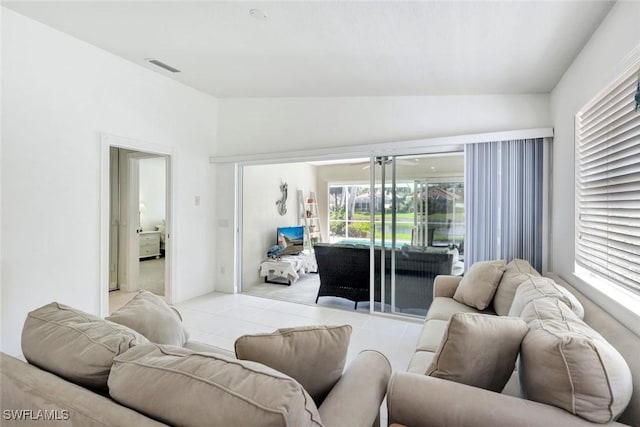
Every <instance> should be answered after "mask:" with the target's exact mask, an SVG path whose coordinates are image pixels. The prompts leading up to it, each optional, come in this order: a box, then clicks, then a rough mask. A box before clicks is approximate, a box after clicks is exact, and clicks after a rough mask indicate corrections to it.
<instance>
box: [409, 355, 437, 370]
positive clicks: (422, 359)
mask: <svg viewBox="0 0 640 427" xmlns="http://www.w3.org/2000/svg"><path fill="white" fill-rule="evenodd" d="M435 355H436V354H435V353H434V352H432V351H420V350H416V352H415V353H413V356H411V360H410V361H409V368H408V369H407V372H411V373H412V374H420V375H424V373H425V372H427V369H429V365H431V361H432V360H433V357H434V356H435Z"/></svg>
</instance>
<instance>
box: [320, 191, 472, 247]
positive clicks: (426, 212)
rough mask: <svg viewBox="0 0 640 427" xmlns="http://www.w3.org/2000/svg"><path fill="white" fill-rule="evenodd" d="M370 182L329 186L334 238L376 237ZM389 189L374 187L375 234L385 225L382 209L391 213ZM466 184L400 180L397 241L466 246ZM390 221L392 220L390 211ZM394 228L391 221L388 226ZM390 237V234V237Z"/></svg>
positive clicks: (359, 239) (365, 240)
mask: <svg viewBox="0 0 640 427" xmlns="http://www.w3.org/2000/svg"><path fill="white" fill-rule="evenodd" d="M370 189H371V187H370V186H369V185H368V184H367V185H345V184H331V185H329V230H330V233H329V240H330V242H332V243H336V242H346V243H357V242H362V243H367V244H368V242H369V240H370V239H371V220H370V219H371V208H370V204H371V190H370ZM392 197H393V196H392V194H391V190H390V188H386V189H385V195H384V197H382V188H381V187H380V186H378V185H376V186H375V188H374V203H375V206H374V212H375V218H374V224H375V227H376V236H378V237H379V236H380V231H381V229H382V218H381V211H382V209H384V210H385V212H386V214H387V215H390V214H391V206H392ZM464 220H465V217H464V184H463V182H462V180H461V179H459V180H456V181H454V182H440V181H433V182H431V181H428V180H411V181H409V180H406V181H400V182H398V183H397V185H396V236H395V237H396V243H397V244H398V245H403V244H409V245H420V246H450V245H456V246H461V245H462V244H463V241H464V228H465V224H464ZM386 221H390V217H389V216H388V217H387V219H386ZM386 231H387V232H388V233H390V226H387V227H386ZM387 237H388V238H389V239H390V238H391V237H390V235H388V236H387Z"/></svg>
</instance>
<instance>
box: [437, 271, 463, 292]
mask: <svg viewBox="0 0 640 427" xmlns="http://www.w3.org/2000/svg"><path fill="white" fill-rule="evenodd" d="M461 280H462V276H447V275H442V274H441V275H439V276H436V278H435V280H434V281H433V298H437V297H445V298H453V295H454V294H455V293H456V289H458V285H459V284H460V281H461Z"/></svg>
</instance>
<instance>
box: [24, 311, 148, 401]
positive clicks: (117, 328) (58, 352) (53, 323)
mask: <svg viewBox="0 0 640 427" xmlns="http://www.w3.org/2000/svg"><path fill="white" fill-rule="evenodd" d="M148 342H149V341H148V340H147V339H146V338H145V337H143V336H142V335H140V334H139V333H137V332H136V331H134V330H132V329H129V328H127V327H126V326H122V325H118V324H117V323H113V322H109V321H106V320H103V319H101V318H99V317H97V316H93V315H91V314H89V313H84V312H82V311H80V310H76V309H74V308H71V307H68V306H66V305H64V304H59V303H57V302H52V303H51V304H47V305H45V306H43V307H40V308H38V309H36V310H34V311H32V312H30V313H29V314H27V319H26V320H25V322H24V327H23V329H22V353H23V354H24V357H25V358H26V359H27V361H29V363H31V364H32V365H35V366H38V367H40V368H42V369H44V370H46V371H49V372H52V373H54V374H56V375H58V376H61V377H63V378H65V379H67V380H69V381H71V382H72V383H75V384H78V385H81V386H83V387H88V388H91V389H94V390H97V391H100V392H106V390H107V378H108V377H109V371H110V370H111V365H112V364H113V358H114V357H115V356H117V355H119V354H121V353H124V352H125V351H127V350H129V349H130V348H131V347H133V346H135V345H139V344H145V343H148Z"/></svg>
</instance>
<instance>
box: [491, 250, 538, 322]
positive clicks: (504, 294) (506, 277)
mask: <svg viewBox="0 0 640 427" xmlns="http://www.w3.org/2000/svg"><path fill="white" fill-rule="evenodd" d="M527 274H531V275H534V276H540V273H538V272H537V271H536V270H535V268H533V267H532V266H531V264H529V261H527V260H524V259H517V258H516V259H514V260H512V261H511V262H510V263H509V264H507V267H506V269H505V270H504V274H503V275H502V278H501V279H500V283H498V289H496V294H495V295H494V297H493V309H494V310H495V311H496V313H497V314H498V315H499V316H507V315H508V314H509V309H510V308H511V303H512V302H513V297H514V296H515V295H516V289H518V286H520V284H521V283H522V282H524V281H525V280H526V279H527Z"/></svg>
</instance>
